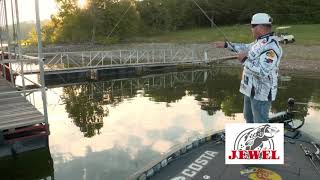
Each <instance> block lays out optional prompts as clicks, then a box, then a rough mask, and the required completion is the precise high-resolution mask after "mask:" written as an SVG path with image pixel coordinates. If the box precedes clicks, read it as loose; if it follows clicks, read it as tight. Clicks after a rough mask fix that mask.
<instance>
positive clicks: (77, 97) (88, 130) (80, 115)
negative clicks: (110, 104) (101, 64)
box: [61, 84, 109, 137]
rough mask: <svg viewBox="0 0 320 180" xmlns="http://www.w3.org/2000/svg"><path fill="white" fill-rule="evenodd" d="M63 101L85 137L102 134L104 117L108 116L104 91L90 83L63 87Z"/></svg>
mask: <svg viewBox="0 0 320 180" xmlns="http://www.w3.org/2000/svg"><path fill="white" fill-rule="evenodd" d="M61 99H62V101H63V102H64V103H65V109H66V112H68V113H69V117H70V118H72V119H73V122H74V124H75V125H76V126H78V127H80V131H81V132H83V133H84V137H92V136H94V135H96V134H100V129H101V128H102V127H103V117H105V116H108V113H109V111H108V109H107V108H104V107H103V105H105V104H106V103H105V102H104V99H103V94H102V92H100V93H99V91H94V87H93V86H91V85H90V84H84V85H78V86H70V87H65V88H63V96H62V98H61Z"/></svg>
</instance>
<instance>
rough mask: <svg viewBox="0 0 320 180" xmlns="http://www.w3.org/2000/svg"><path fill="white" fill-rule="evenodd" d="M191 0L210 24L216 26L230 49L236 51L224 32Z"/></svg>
mask: <svg viewBox="0 0 320 180" xmlns="http://www.w3.org/2000/svg"><path fill="white" fill-rule="evenodd" d="M192 1H193V2H194V3H195V4H196V6H197V7H198V8H199V9H200V10H201V12H202V13H203V14H204V15H205V16H206V18H207V19H208V20H209V21H210V22H211V24H213V25H214V26H215V27H216V28H217V30H218V31H219V32H220V33H221V34H222V36H223V38H224V40H225V42H226V43H227V44H228V45H230V46H231V49H232V50H233V51H234V52H238V51H237V50H236V49H235V48H234V46H233V45H232V43H231V42H230V41H229V40H228V38H227V36H226V34H225V33H224V32H223V31H221V29H220V28H219V27H218V25H217V24H216V23H215V22H214V21H213V20H212V19H211V18H210V17H209V16H208V14H207V13H206V12H205V11H204V10H203V9H202V8H201V6H200V5H199V4H198V3H197V2H196V1H195V0H192Z"/></svg>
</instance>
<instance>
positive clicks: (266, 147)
mask: <svg viewBox="0 0 320 180" xmlns="http://www.w3.org/2000/svg"><path fill="white" fill-rule="evenodd" d="M283 136H284V134H283V124H277V123H272V124H264V123H249V124H244V123H243V124H226V148H225V151H226V152H225V161H226V164H283V163H284V160H283V159H284V150H283V143H284V140H283Z"/></svg>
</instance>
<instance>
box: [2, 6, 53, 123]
mask: <svg viewBox="0 0 320 180" xmlns="http://www.w3.org/2000/svg"><path fill="white" fill-rule="evenodd" d="M10 2H11V4H10V6H8V5H7V2H6V0H0V28H1V36H0V41H1V44H0V45H1V58H0V64H1V71H2V74H3V77H4V78H5V79H7V80H8V81H9V82H10V83H11V86H12V87H14V88H16V90H12V89H11V90H8V91H3V92H0V95H4V96H5V95H9V94H21V95H22V96H24V97H25V98H26V99H27V97H28V96H29V95H30V93H32V92H41V94H42V111H43V112H42V114H43V116H44V122H45V123H47V124H48V114H47V100H46V88H45V82H44V68H43V66H44V65H43V61H42V58H41V57H42V56H41V48H42V45H41V43H40V44H39V45H38V47H39V48H38V49H40V51H39V53H38V57H30V56H25V55H22V50H21V39H20V34H21V33H20V22H19V9H18V7H19V6H18V1H17V0H14V1H10ZM10 2H9V3H10ZM34 2H35V7H36V8H35V9H36V25H37V34H38V35H39V33H40V29H39V27H40V19H39V7H38V3H39V2H38V0H35V1H34ZM9 7H11V8H9ZM7 11H11V12H9V13H8V12H7ZM9 14H11V15H12V18H11V19H12V24H11V25H10V26H12V31H13V32H11V31H9V25H8V24H9V23H8V15H9ZM39 39H41V33H40V38H39ZM40 42H41V41H40ZM5 44H7V45H5ZM31 64H32V65H33V66H37V68H38V69H39V73H40V77H38V78H37V79H36V80H32V79H31V78H30V77H26V74H25V73H24V72H25V71H26V70H27V71H28V69H32V68H34V67H31ZM28 65H29V68H28ZM8 75H9V76H10V78H9V77H7V76H8ZM17 77H20V78H21V85H20V84H17V82H16V78H17ZM26 83H29V85H31V86H33V87H34V88H32V89H28V88H26V87H27V85H26ZM4 96H2V97H4ZM29 101H30V103H32V104H33V105H34V102H32V101H31V100H30V99H29ZM40 111H41V110H40Z"/></svg>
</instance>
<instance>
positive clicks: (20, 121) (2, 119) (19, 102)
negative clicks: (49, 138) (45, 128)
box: [0, 76, 45, 131]
mask: <svg viewBox="0 0 320 180" xmlns="http://www.w3.org/2000/svg"><path fill="white" fill-rule="evenodd" d="M15 91H17V90H16V89H15V88H13V87H12V86H11V85H10V84H9V82H8V81H6V80H5V79H4V78H3V77H2V76H1V77H0V131H3V130H12V129H16V128H20V127H25V126H30V125H35V124H39V123H44V122H45V119H44V116H43V115H42V114H41V113H40V112H39V111H38V110H37V109H36V108H35V107H34V106H33V105H32V104H31V103H30V102H29V101H28V100H27V99H26V98H25V97H23V96H22V94H21V93H20V92H15ZM10 92H12V93H10Z"/></svg>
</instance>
